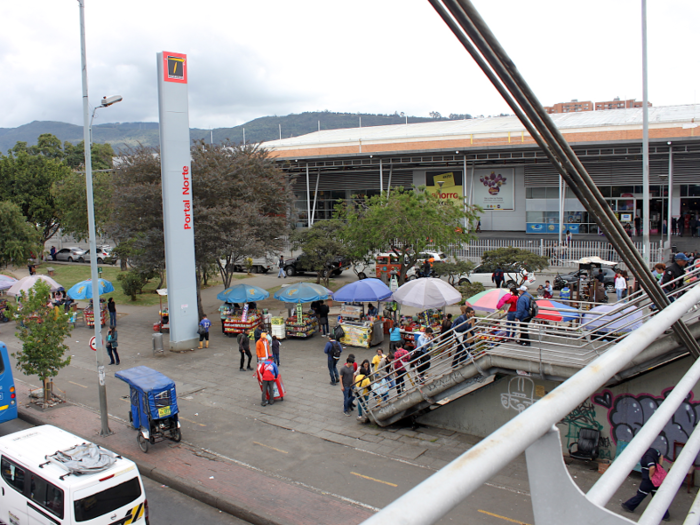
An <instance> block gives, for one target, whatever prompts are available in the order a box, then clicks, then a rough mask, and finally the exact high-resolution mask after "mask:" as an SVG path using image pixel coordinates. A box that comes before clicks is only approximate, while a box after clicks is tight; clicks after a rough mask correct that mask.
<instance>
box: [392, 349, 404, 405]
mask: <svg viewBox="0 0 700 525" xmlns="http://www.w3.org/2000/svg"><path fill="white" fill-rule="evenodd" d="M393 365H394V374H395V375H396V393H397V394H401V393H402V392H403V389H404V376H405V375H406V366H407V365H408V352H407V351H406V350H405V349H404V348H397V349H396V352H394V360H393Z"/></svg>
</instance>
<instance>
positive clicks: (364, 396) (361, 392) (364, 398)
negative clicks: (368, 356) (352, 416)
mask: <svg viewBox="0 0 700 525" xmlns="http://www.w3.org/2000/svg"><path fill="white" fill-rule="evenodd" d="M362 365H363V366H362V367H361V368H360V370H359V371H358V372H357V374H356V375H355V385H354V386H355V392H356V394H357V396H356V397H357V398H358V401H357V420H358V421H363V420H364V417H363V416H362V403H363V402H364V403H365V405H366V404H367V402H368V401H369V386H370V383H371V381H370V379H369V375H368V374H367V373H366V372H367V368H369V361H367V368H365V367H364V362H363V363H362Z"/></svg>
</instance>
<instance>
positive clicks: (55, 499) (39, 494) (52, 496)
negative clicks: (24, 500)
mask: <svg viewBox="0 0 700 525" xmlns="http://www.w3.org/2000/svg"><path fill="white" fill-rule="evenodd" d="M30 479H31V485H30V487H29V497H30V498H31V499H32V501H34V502H36V503H38V504H39V505H41V506H42V507H44V508H45V509H46V510H48V511H49V512H51V513H52V514H54V515H56V516H58V517H59V518H61V519H63V491H62V490H61V489H59V488H58V487H56V486H54V485H52V484H51V483H49V482H48V481H46V480H45V479H42V478H40V477H39V476H37V475H36V474H33V473H31V472H30Z"/></svg>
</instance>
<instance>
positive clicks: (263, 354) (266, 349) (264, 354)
mask: <svg viewBox="0 0 700 525" xmlns="http://www.w3.org/2000/svg"><path fill="white" fill-rule="evenodd" d="M255 353H256V354H257V355H258V363H261V362H263V361H265V360H266V359H267V358H271V357H272V351H271V350H270V341H269V339H268V338H267V334H266V333H265V332H263V333H261V334H260V339H258V342H257V343H255Z"/></svg>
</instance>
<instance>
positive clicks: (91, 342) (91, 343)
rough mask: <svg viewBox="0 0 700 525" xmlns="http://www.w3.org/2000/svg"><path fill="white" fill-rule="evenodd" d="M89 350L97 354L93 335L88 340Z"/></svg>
mask: <svg viewBox="0 0 700 525" xmlns="http://www.w3.org/2000/svg"><path fill="white" fill-rule="evenodd" d="M102 345H103V346H104V341H102ZM90 350H92V351H93V352H97V341H96V339H95V336H94V335H93V336H92V337H91V338H90Z"/></svg>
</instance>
